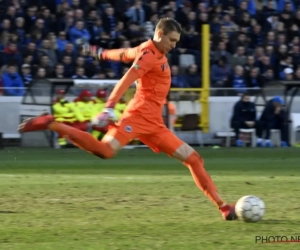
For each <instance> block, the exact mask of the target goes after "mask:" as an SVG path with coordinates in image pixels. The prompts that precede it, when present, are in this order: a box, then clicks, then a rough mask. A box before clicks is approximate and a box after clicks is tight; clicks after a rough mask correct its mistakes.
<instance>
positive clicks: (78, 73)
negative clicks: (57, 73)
mask: <svg viewBox="0 0 300 250" xmlns="http://www.w3.org/2000/svg"><path fill="white" fill-rule="evenodd" d="M72 78H73V79H86V78H87V76H86V75H85V70H84V68H83V67H80V66H79V67H77V68H76V72H75V75H73V76H72Z"/></svg>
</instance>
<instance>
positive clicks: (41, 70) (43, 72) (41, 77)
mask: <svg viewBox="0 0 300 250" xmlns="http://www.w3.org/2000/svg"><path fill="white" fill-rule="evenodd" d="M46 76H47V72H46V69H45V68H43V67H39V68H38V69H37V72H36V75H35V79H37V80H44V79H46Z"/></svg>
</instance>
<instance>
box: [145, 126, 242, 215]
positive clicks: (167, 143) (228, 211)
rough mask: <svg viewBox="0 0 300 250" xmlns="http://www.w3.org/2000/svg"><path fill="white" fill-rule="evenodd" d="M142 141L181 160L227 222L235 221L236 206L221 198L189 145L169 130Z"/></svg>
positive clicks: (199, 159)
mask: <svg viewBox="0 0 300 250" xmlns="http://www.w3.org/2000/svg"><path fill="white" fill-rule="evenodd" d="M141 140H142V141H143V142H144V143H145V144H147V145H148V146H149V147H151V148H152V149H154V151H161V152H164V153H166V154H167V155H169V156H171V157H173V158H175V159H178V160H180V161H181V162H182V163H183V164H184V165H185V166H187V167H188V168H189V170H190V172H191V174H192V176H193V179H194V181H195V183H196V185H197V187H198V188H199V189H200V190H202V191H203V193H204V194H205V195H206V196H207V197H208V198H209V199H210V200H211V201H212V202H213V203H214V204H215V205H216V206H217V207H218V208H219V210H220V212H221V214H222V217H223V218H224V219H225V220H235V219H237V216H236V214H235V208H234V205H228V204H226V203H225V202H224V200H223V199H222V198H221V197H220V196H219V194H218V190H217V187H216V185H215V184H214V182H213V180H212V179H211V177H210V176H209V174H208V173H207V172H206V170H205V169H204V160H203V158H202V157H201V156H200V155H199V154H198V153H197V152H196V151H195V150H194V149H193V148H192V147H190V146H189V145H188V144H186V143H184V142H183V141H181V140H180V139H179V138H178V137H176V136H175V135H174V134H173V133H172V132H171V131H170V130H168V129H167V128H165V129H161V130H160V132H159V133H156V134H154V135H151V136H147V137H143V138H141ZM155 149H157V150H155Z"/></svg>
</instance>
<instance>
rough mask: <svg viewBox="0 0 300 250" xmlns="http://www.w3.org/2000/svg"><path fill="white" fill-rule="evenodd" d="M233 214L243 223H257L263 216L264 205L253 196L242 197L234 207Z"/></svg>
mask: <svg viewBox="0 0 300 250" xmlns="http://www.w3.org/2000/svg"><path fill="white" fill-rule="evenodd" d="M235 213H236V215H237V217H238V218H239V219H240V220H243V221H245V222H258V221H260V220H261V219H262V217H263V216H264V214H265V203H264V202H263V201H262V199H260V198H259V197H257V196H254V195H247V196H243V197H242V198H240V199H239V200H238V202H237V203H236V205H235Z"/></svg>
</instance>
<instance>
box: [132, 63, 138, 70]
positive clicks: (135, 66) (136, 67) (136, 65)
mask: <svg viewBox="0 0 300 250" xmlns="http://www.w3.org/2000/svg"><path fill="white" fill-rule="evenodd" d="M132 67H133V68H134V69H135V70H138V69H139V68H140V65H139V64H134V65H133V66H132Z"/></svg>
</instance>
